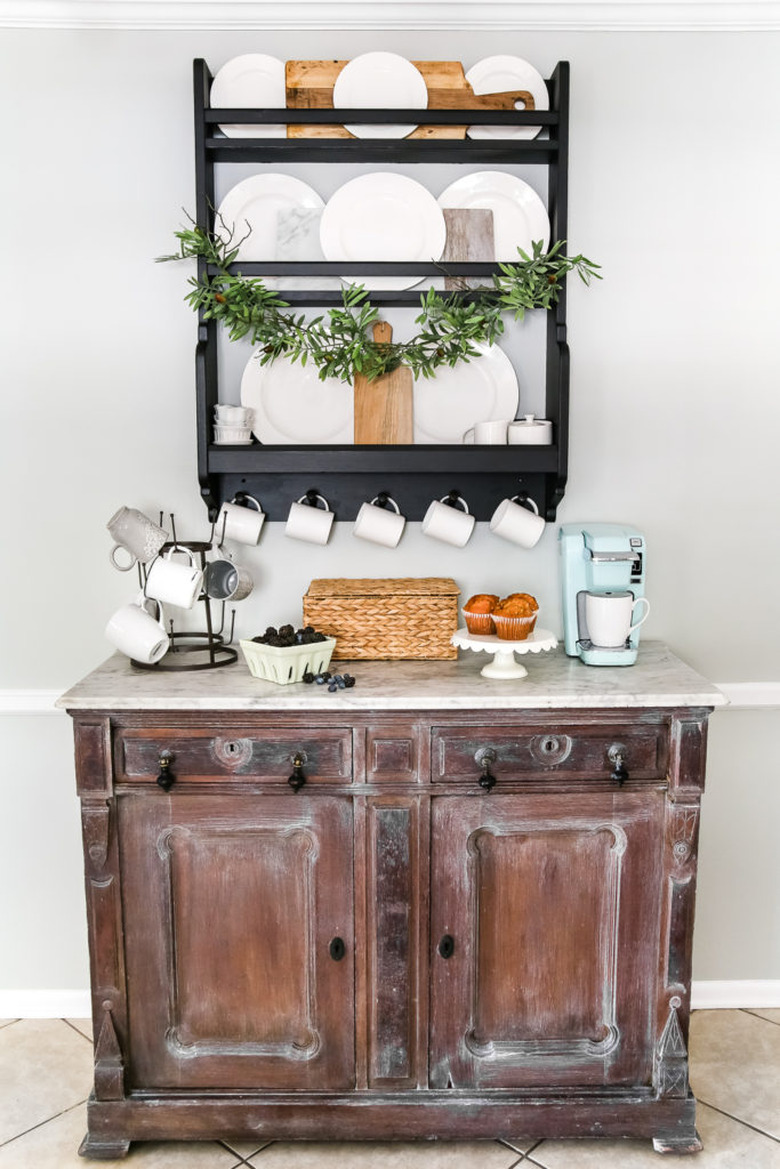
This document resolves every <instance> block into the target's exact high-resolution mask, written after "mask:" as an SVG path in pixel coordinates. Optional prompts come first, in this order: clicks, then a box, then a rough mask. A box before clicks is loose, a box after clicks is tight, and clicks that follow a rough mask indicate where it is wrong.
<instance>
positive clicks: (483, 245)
mask: <svg viewBox="0 0 780 1169" xmlns="http://www.w3.org/2000/svg"><path fill="white" fill-rule="evenodd" d="M442 212H443V214H444V222H445V223H446V224H447V243H446V244H445V246H444V252H443V253H442V257H441V262H442V265H443V266H444V267H445V268H446V267H447V261H448V260H450V261H453V260H463V261H465V262H467V263H475V264H476V263H479V262H481V261H484V262H485V263H486V264H493V263H495V259H496V247H495V242H494V238H493V212H492V211H490V210H489V209H488V208H486V207H444V208H442ZM464 283H465V284H466V285H467V286H468V287H470V288H476V287H477V285H479V284H490V283H491V281H490V277H489V276H482V277H480V276H472V277H466V278H465V281H464V278H463V277H458V276H447V277H445V280H444V287H445V289H447V291H453V290H455V289H458V288H462V287H463V285H464Z"/></svg>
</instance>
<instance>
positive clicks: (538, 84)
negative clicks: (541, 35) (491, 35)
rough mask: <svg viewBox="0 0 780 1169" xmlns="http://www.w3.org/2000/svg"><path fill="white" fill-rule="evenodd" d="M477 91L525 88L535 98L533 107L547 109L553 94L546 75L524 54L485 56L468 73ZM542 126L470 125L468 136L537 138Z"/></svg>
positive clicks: (486, 91)
mask: <svg viewBox="0 0 780 1169" xmlns="http://www.w3.org/2000/svg"><path fill="white" fill-rule="evenodd" d="M466 80H467V81H468V83H469V85H470V86H471V88H472V89H473V90H474V93H476V94H477V95H481V94H484V93H507V92H510V91H511V90H514V89H526V90H528V92H529V93H530V94H531V96H532V97H533V99H534V108H535V109H537V110H548V109H549V108H550V95H549V93H548V92H547V86H546V84H545V81H544V78H543V77H542V75H541V73H540V72H539V71H538V69H534V67H533V65H531V64H530V63H529V62H528V61H524V60H523V59H522V57H485V58H484V59H483V60H482V61H477V63H476V65H473V66H472V67H471V69H469V71H468V73H467V74H466ZM541 129H542V127H541V126H469V128H468V130H467V131H466V133H467V134H468V136H469V138H535V137H536V135H537V134H539V133H540V131H541Z"/></svg>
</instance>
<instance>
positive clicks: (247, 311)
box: [158, 223, 601, 383]
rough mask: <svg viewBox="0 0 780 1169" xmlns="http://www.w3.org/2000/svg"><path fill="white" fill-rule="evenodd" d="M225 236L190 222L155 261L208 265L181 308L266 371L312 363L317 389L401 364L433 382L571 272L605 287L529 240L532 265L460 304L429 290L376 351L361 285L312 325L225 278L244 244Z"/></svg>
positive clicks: (235, 275)
mask: <svg viewBox="0 0 780 1169" xmlns="http://www.w3.org/2000/svg"><path fill="white" fill-rule="evenodd" d="M221 228H222V234H221V235H218V234H216V233H212V232H208V231H206V230H205V229H204V228H202V227H199V226H198V225H197V224H195V223H192V226H191V227H185V228H181V230H179V231H177V232H175V233H174V234H175V238H176V239H177V240H178V241H179V250H178V252H176V253H174V254H173V255H169V256H160V257H158V259H159V260H160V261H167V260H187V259H202V260H205V261H206V270H205V271H203V272H202V274H201V275H199V276H192V277H190V279H189V281H188V284H189V286H190V292H189V293H188V294H187V296H186V298H185V299H186V301H187V303H188V304H189V305H191V307H192V308H193V309H195V310H196V311H198V312H200V313H201V315H202V318H203V319H204V320H207V321H208V320H215V321H219V322H221V323H222V324H223V325H224V326H225V328H226V330H227V333H228V336H229V337H230V340H231V341H238V340H240V339H242V338H244V337H248V338H249V340H250V342H251V343H252V345H256V346H259V347H260V352H259V360H260V363H261V364H262V365H266V364H268V363H269V362H271V361H274V360H275V358H277V357H288V358H289V359H290V360H291V361H300V362H301V364H302V365H306V363H307V362H308V361H311V362H312V363H313V364H314V365H316V367H317V369H318V371H319V376H320V377H321V378H322V379H323V380H324V379H325V378H328V377H336V378H339V379H341V380H342V381H345V382H350V383H351V382H352V381H353V379H354V376H355V374H356V373H360V374H363V376H364V377H365V378H367V379H368V380H369V381H373V380H374V379H375V378H378V377H381V376H382V374H385V373H390V372H391V371H392V370H394V369H397V368H398V367H399V366H401V365H405V366H408V367H409V368H410V369H411V370H412V372H413V374H414V376H415V377H425V378H429V377H433V376H434V373H435V370H436V369H437V368H438V367H439V366H442V365H448V366H454V365H457V364H458V362H460V361H468V360H469V359H470V358H472V357H477V356H479V349H478V348H477V347H478V346H479V345H484V344H487V345H492V344H494V343H495V341H496V339H497V338H498V337H500V335H501V334H502V333H503V331H504V320H503V315H502V314H504V313H511V314H512V316H513V317H514V319H515V320H522V319H523V317H524V316H525V313H526V312H527V311H528V310H529V309H535V308H542V309H550V308H552V307H553V306H554V305H555V304H556V303H557V301H558V298H559V296H560V292H561V289H562V287H563V280H564V278H565V277H566V275H567V274H568V273H569V272H576V273H577V275H578V276H579V278H580V279H581V280H582V282H583V283H584V284H586V285H589V284H590V282H591V280H592V279H594V278H595V279H596V280H600V279H601V276H600V274H599V271H598V269H599V265H598V264H594V263H593V261H592V260H588V259H587V258H586V257H585V256H582V255H579V256H565V255H563V254H562V252H563V248H564V246H565V242H566V241H565V240H559V241H558V242H557V243H556V244H554V245H553V246H552V248H550V250H549V251H548V252H543V251H542V246H543V245H542V243H541V241H535V242H534V243H533V246H532V254H531V255H530V256H529V255H528V254H527V253H526V252H524V251H523V250H522V249H521V248H518V249H517V250H518V254H519V257H520V259H519V260H518V261H517V262H516V263H513V264H499V265H498V267H499V270H500V271H499V273H497V274H496V275H494V276H493V277H492V285H490V286H480V287H479V288H469V287H468V285H467V283H466V282H465V281H463V282H462V284H461V290H462V291H467V292H468V295H467V296H465V297H464V296H461V295H459V292H458V291H455V292H454V293H451V294H449V295H445V296H442V295H441V293H439V292H437V291H436V290H435V289H434V288H429V289H428V290H427V292H425V293H423V294H422V295H421V297H420V307H421V312H420V315H419V316H418V317H416V318H415V323H416V324H417V325H419V326H420V330H419V332H418V333H417V334H416V335H415V336H414V337H412V338H411V340H409V341H403V342H396V341H390V342H377V341H374V340H373V339H372V338H371V336H370V332H369V331H370V329H371V326H372V325H373V324H374V322H375V321H377V320H379V312H378V310H377V309H376V308H375V307H374V306H373V305H372V304H371V302H370V300H369V297H368V293H367V292H366V290H365V289H364V288H363V286H362V285H359V284H350V285H347V286H345V287H344V288H343V289H342V292H341V297H342V303H341V305H340V306H339V307H338V308H333V309H330V310H329V311H328V312H327V313H326V314H321V315H320V316H316V317H314V318H312V319H309V318H307V317H306V316H304V315H300V316H298V315H296V314H295V313H293V312H291V311H290V305H289V304H288V303H287V302H286V301H284V300H282V299H281V298H280V297H279V296H278V295H277V294H276V292H275V291H274V290H273V289H269V288H267V287H266V286H265V284H264V283H263V281H262V280H261V279H259V278H258V277H253V276H244V275H242V273H241V272H240V271H239V270H234V271H231V267H232V266H233V265H235V264H236V261H237V257H238V251H239V248H240V246H241V243H242V242H243V240H236V239H235V238H234V236H233V234H232V233H229V232H227V231H226V230H225V226H224V224H222V225H221ZM244 238H246V237H244ZM209 268H212V269H215V271H211V272H209V271H208V269H209Z"/></svg>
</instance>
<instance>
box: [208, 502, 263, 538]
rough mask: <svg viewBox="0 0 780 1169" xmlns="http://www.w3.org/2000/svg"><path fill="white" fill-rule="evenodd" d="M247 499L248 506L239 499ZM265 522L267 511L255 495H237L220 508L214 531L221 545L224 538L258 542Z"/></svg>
mask: <svg viewBox="0 0 780 1169" xmlns="http://www.w3.org/2000/svg"><path fill="white" fill-rule="evenodd" d="M239 499H241V500H246V502H247V506H244V505H243V504H241V503H238V502H237V501H238V500H239ZM264 523H265V512H264V511H263V509H262V507H261V506H260V504H259V503H258V501H257V500H256V499H255V497H254V495H246V494H243V493H242V494H241V495H236V496H235V497H234V498H233V499H231V501H230V503H223V504H222V507H221V508H220V511H219V515H218V516H217V522H216V524H215V525H214V533H215V536H216V539H217V543H218V544H219V545H221V544H222V541H223V540H236V541H237V542H238V543H239V544H257V543H259V540H260V533H261V531H262V530H263V524H264Z"/></svg>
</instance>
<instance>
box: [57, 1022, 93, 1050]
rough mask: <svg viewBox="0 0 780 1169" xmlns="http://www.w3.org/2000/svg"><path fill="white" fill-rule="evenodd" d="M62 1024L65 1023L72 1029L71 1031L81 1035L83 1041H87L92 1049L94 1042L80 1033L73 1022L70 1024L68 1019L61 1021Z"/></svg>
mask: <svg viewBox="0 0 780 1169" xmlns="http://www.w3.org/2000/svg"><path fill="white" fill-rule="evenodd" d="M60 1022H61V1023H64V1024H65V1026H66V1027H70V1029H71V1031H75V1032H76V1034H77V1035H80V1036H81V1038H82V1039H86V1041H87V1043H88V1044H89V1045H90V1047H91V1046H92V1040H91V1039H90V1038H89V1036H88V1035H85V1034H84V1032H83V1031H79V1029H78V1027H74V1026H73V1024H72V1023H71V1022H69V1021H68V1020H67V1019H60Z"/></svg>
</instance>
